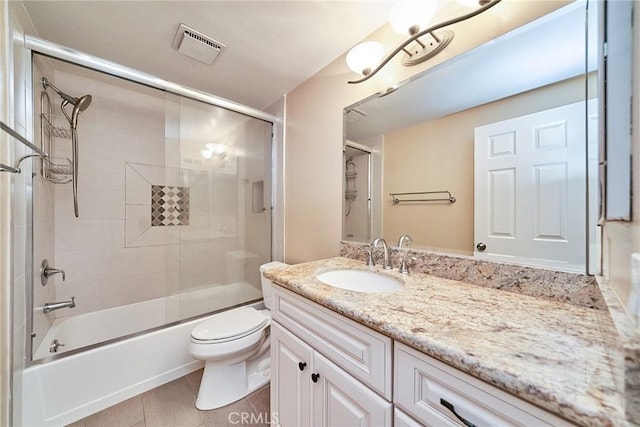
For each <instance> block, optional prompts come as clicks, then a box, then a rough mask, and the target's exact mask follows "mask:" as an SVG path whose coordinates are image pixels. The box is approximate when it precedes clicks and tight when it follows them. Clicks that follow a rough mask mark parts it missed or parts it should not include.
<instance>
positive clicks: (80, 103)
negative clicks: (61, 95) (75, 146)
mask: <svg viewBox="0 0 640 427" xmlns="http://www.w3.org/2000/svg"><path fill="white" fill-rule="evenodd" d="M91 99H92V98H91V95H84V96H81V97H80V98H76V103H75V104H73V111H72V112H71V127H72V128H74V129H75V128H76V127H77V126H78V116H79V115H80V113H82V112H83V111H84V110H86V109H87V108H89V105H91Z"/></svg>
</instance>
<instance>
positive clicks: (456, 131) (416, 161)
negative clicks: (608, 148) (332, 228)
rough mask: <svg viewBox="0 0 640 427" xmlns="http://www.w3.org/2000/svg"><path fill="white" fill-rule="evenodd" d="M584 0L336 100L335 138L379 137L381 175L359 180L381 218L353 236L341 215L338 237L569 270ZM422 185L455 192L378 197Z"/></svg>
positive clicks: (585, 213)
mask: <svg viewBox="0 0 640 427" xmlns="http://www.w3.org/2000/svg"><path fill="white" fill-rule="evenodd" d="M586 6H587V2H586V1H577V2H574V3H571V4H570V5H568V6H565V7H563V8H561V9H558V10H556V11H554V12H552V13H550V14H549V15H547V16H544V17H542V18H540V19H537V20H535V21H533V22H531V23H529V24H527V25H525V26H523V27H521V28H518V29H516V30H514V31H512V32H510V33H508V34H505V35H503V36H501V37H499V38H497V39H495V40H492V41H491V42H489V43H486V44H484V45H482V46H479V47H478V48H475V49H473V50H471V51H468V52H466V53H463V54H461V55H459V56H456V57H454V58H452V59H451V60H449V61H446V62H444V63H442V64H439V65H437V66H434V67H433V68H431V69H429V70H427V71H425V72H424V73H423V74H422V75H419V76H417V77H415V78H413V79H411V81H409V82H407V83H405V84H404V85H402V86H401V87H400V88H399V89H398V90H396V91H395V92H393V93H392V94H389V95H386V96H383V97H377V96H372V97H370V98H368V99H365V100H363V101H361V102H359V103H357V104H354V105H352V106H349V107H347V108H346V109H345V137H346V138H347V140H348V141H355V142H357V143H359V144H362V145H369V144H368V142H370V141H376V143H377V144H379V147H382V146H384V150H382V154H381V156H382V159H383V160H382V162H381V164H380V170H377V169H376V167H375V166H374V167H372V174H378V175H379V176H383V177H384V180H383V181H382V184H381V190H380V193H376V192H375V191H373V192H372V197H374V198H375V197H376V196H377V195H378V194H379V195H380V197H382V202H381V203H380V204H379V206H380V208H379V211H378V209H377V207H376V205H375V204H374V205H372V209H371V212H370V218H372V217H375V216H379V217H382V218H383V220H382V221H379V222H376V221H371V220H370V221H369V222H370V224H371V229H370V236H369V238H366V239H365V238H359V237H358V236H356V234H355V233H351V232H348V228H347V226H346V224H347V217H346V216H345V217H343V219H344V224H345V226H344V227H343V229H344V231H345V234H343V239H345V240H351V241H361V242H369V241H370V238H371V237H376V236H379V235H382V236H384V237H385V238H386V239H387V240H388V241H395V240H396V239H397V237H398V236H400V235H401V234H404V233H408V234H410V235H411V236H412V237H413V239H414V245H413V246H414V247H421V248H428V249H434V250H439V251H444V252H452V253H461V254H467V255H475V256H478V257H481V258H485V259H493V260H499V261H505V262H514V263H524V264H529V265H539V266H547V267H552V268H555V269H559V270H568V271H579V272H586V271H588V270H587V265H588V264H589V265H592V266H596V265H597V264H598V263H597V262H596V260H597V259H598V258H599V256H598V254H597V250H598V248H599V241H598V236H599V230H598V228H597V226H596V224H595V222H596V218H597V215H598V199H597V182H598V180H597V145H598V140H597V108H598V107H597V90H596V89H597V87H596V79H597V55H596V54H595V53H594V52H595V44H596V40H595V39H591V40H589V44H588V45H589V49H586V48H585V47H586V46H587V43H586V40H585V37H586V34H587V33H586V32H585V25H584V20H585V11H586ZM590 12H592V13H590V14H589V19H590V27H591V26H593V27H592V28H596V25H595V23H596V22H597V18H596V16H595V13H593V11H591V10H590ZM592 38H593V37H592ZM585 64H586V68H585ZM587 101H588V102H587ZM587 109H588V110H587ZM354 112H357V113H358V114H354ZM585 113H586V114H585ZM587 120H588V121H587ZM587 124H588V126H589V128H588V132H585V129H587ZM381 141H383V142H381ZM587 141H588V142H589V144H587ZM474 150H475V154H474ZM588 150H589V151H588ZM480 154H482V155H480ZM587 159H588V162H587ZM585 165H587V166H586V167H585ZM343 170H344V171H345V174H346V170H347V169H346V163H345V164H344V165H343ZM587 176H588V177H589V178H588V179H587ZM359 177H360V175H359ZM345 188H346V187H345ZM423 191H424V192H428V191H449V192H451V194H452V195H453V196H454V197H455V198H456V203H449V202H448V201H433V202H425V201H421V202H409V203H400V204H393V202H392V198H391V196H390V193H406V192H423ZM347 202H348V200H346V196H345V212H346V209H348V203H347ZM370 218H369V219H370ZM378 224H379V225H378ZM586 230H589V233H586ZM349 234H353V236H349ZM478 248H486V249H484V250H480V249H478ZM588 248H589V249H588ZM594 268H595V267H592V268H591V269H589V272H591V273H594V272H596V271H595V270H594Z"/></svg>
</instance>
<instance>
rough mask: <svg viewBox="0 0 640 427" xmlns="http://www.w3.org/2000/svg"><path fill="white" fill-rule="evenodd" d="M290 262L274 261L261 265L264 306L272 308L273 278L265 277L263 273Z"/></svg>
mask: <svg viewBox="0 0 640 427" xmlns="http://www.w3.org/2000/svg"><path fill="white" fill-rule="evenodd" d="M287 265H288V264H285V263H282V262H279V261H272V262H268V263H266V264H262V265H261V266H260V281H261V282H262V298H264V306H265V307H266V308H267V309H269V310H271V280H269V279H267V278H266V277H264V275H263V273H264V272H265V271H267V270H270V269H272V268H278V267H286V266H287Z"/></svg>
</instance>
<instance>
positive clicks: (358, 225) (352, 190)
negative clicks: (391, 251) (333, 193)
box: [343, 142, 372, 242]
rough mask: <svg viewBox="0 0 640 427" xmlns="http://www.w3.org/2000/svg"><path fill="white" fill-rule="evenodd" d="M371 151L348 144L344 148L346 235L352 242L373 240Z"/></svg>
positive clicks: (357, 145) (358, 145)
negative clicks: (370, 178) (370, 179)
mask: <svg viewBox="0 0 640 427" xmlns="http://www.w3.org/2000/svg"><path fill="white" fill-rule="evenodd" d="M371 151H372V150H371V148H369V147H367V146H365V145H361V144H355V143H353V142H347V144H346V145H345V148H344V153H343V157H344V181H343V186H344V221H343V227H344V230H343V235H344V237H345V239H347V240H352V241H356V242H357V241H369V240H370V239H371V234H370V232H371V224H370V223H371V214H370V209H371V207H370V199H371V198H370V192H371V187H370V182H369V177H370V175H371V171H370V169H371Z"/></svg>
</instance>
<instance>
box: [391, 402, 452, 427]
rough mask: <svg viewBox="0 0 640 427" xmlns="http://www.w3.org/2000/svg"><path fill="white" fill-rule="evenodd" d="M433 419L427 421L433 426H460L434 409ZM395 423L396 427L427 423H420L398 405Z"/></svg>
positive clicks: (418, 426)
mask: <svg viewBox="0 0 640 427" xmlns="http://www.w3.org/2000/svg"><path fill="white" fill-rule="evenodd" d="M432 415H433V419H432V420H429V421H428V422H427V424H426V425H427V426H433V427H458V426H457V425H456V424H453V423H452V422H451V421H449V418H445V417H444V416H442V415H440V414H438V413H437V412H435V411H433V413H432ZM393 425H394V427H423V426H424V425H425V424H423V423H419V422H417V421H416V420H414V419H413V418H411V417H410V416H409V415H408V414H407V413H406V412H404V411H402V410H401V409H399V408H398V407H397V406H396V407H395V408H394V409H393Z"/></svg>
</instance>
